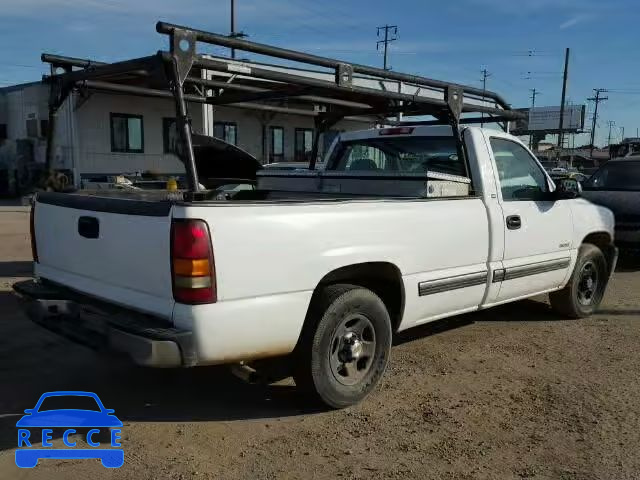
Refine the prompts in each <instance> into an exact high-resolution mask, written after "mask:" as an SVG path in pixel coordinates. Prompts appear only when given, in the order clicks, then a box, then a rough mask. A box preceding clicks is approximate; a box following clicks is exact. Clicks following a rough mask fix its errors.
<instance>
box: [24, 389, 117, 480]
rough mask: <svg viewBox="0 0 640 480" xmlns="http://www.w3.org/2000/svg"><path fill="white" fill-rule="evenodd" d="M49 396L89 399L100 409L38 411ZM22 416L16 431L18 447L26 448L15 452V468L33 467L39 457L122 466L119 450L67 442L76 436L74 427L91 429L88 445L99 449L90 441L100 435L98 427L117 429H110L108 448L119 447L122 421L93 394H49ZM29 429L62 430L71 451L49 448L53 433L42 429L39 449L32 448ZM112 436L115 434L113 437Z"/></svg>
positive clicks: (88, 434) (109, 466)
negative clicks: (86, 460)
mask: <svg viewBox="0 0 640 480" xmlns="http://www.w3.org/2000/svg"><path fill="white" fill-rule="evenodd" d="M50 397H90V398H92V399H93V400H95V402H96V404H97V406H98V408H99V410H81V409H55V410H44V411H40V407H41V406H42V402H43V401H44V400H45V399H47V398H50ZM24 412H25V413H26V415H24V416H23V417H22V418H21V419H20V420H18V422H17V423H16V427H18V428H19V430H18V447H21V446H22V445H26V448H18V449H17V450H16V465H17V466H18V467H21V468H33V467H35V466H36V465H37V463H38V460H39V459H41V458H55V459H85V458H99V459H100V460H101V462H102V465H103V466H105V467H107V468H118V467H121V466H122V464H123V463H124V451H123V450H122V448H108V449H107V448H75V445H76V443H75V442H73V443H70V442H69V435H70V434H73V433H76V431H75V430H74V429H73V427H80V428H91V429H92V430H89V432H88V433H87V443H88V444H89V445H91V446H92V447H93V446H95V447H97V446H99V445H100V444H99V443H98V442H94V441H93V439H92V436H93V434H97V433H99V431H100V430H99V428H101V427H102V428H109V429H116V430H111V433H112V435H111V445H110V446H111V447H120V446H121V445H120V444H119V443H117V441H116V440H117V439H119V438H120V437H119V434H120V430H119V427H122V422H121V421H120V420H119V419H118V417H116V416H115V415H113V412H114V410H111V409H107V408H105V407H104V405H103V404H102V402H101V401H100V398H99V397H98V396H97V395H96V394H95V393H92V392H77V391H60V392H48V393H45V394H43V395H42V396H41V397H40V399H39V400H38V403H36V406H35V407H34V408H33V409H26V410H25V411H24ZM31 427H44V428H47V429H49V428H60V427H62V428H65V429H66V430H65V433H64V435H63V439H64V444H65V445H66V446H68V447H71V448H51V447H52V446H53V445H52V444H51V443H49V442H48V440H50V439H51V436H50V435H49V434H50V433H51V432H52V430H42V447H43V448H34V447H32V446H31V441H33V442H34V443H36V442H37V440H36V439H35V438H34V439H33V440H29V437H30V433H31V432H30V431H29V428H31ZM114 434H115V435H114Z"/></svg>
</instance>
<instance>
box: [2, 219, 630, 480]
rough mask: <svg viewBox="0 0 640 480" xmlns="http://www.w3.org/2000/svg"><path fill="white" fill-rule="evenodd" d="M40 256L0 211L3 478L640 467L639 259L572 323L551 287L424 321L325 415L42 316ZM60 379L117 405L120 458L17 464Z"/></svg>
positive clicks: (481, 473) (454, 475)
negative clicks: (123, 352)
mask: <svg viewBox="0 0 640 480" xmlns="http://www.w3.org/2000/svg"><path fill="white" fill-rule="evenodd" d="M29 259H30V249H29V240H28V213H27V212H26V211H24V210H22V209H20V208H18V207H16V208H11V207H4V208H2V209H0V479H21V478H25V479H29V478H37V479H57V478H60V479H70V480H71V479H83V480H84V479H86V478H91V479H92V480H100V479H103V478H110V479H125V478H136V479H165V478H171V479H214V478H215V479H218V478H219V479H233V478H240V479H245V478H246V479H271V478H274V479H275V478H278V479H280V478H283V479H294V478H296V479H297V478H304V479H306V478H318V479H335V478H345V479H350V478H354V479H369V478H371V479H374V478H375V479H377V478H420V479H430V478H433V479H510V478H531V479H543V478H553V479H596V478H597V479H616V480H619V479H632V478H640V455H638V451H639V450H640V418H639V415H640V408H639V407H640V400H639V398H640V380H639V376H638V372H639V371H640V348H639V347H638V343H639V342H638V339H639V338H640V322H639V320H640V298H639V293H640V266H635V267H634V262H633V261H630V260H627V261H625V262H624V263H623V264H622V266H621V267H620V268H619V271H618V272H617V273H616V275H615V277H614V280H613V283H612V284H611V285H610V287H609V291H608V293H607V296H606V300H605V302H604V304H603V306H602V308H601V311H600V312H599V313H598V314H597V315H596V316H595V317H593V318H592V319H589V320H584V321H567V320H562V319H560V318H558V317H557V316H556V315H554V314H553V313H552V312H551V311H550V310H549V308H548V306H547V304H546V303H544V302H545V299H539V300H536V301H524V302H518V303H516V304H513V305H509V306H505V307H500V308H497V309H494V310H489V311H486V312H482V313H478V314H471V315H465V316H461V317H456V318H454V319H451V320H448V321H446V322H439V323H438V324H436V325H430V326H427V327H425V328H422V329H420V330H419V331H417V332H412V333H411V335H409V336H407V335H405V336H403V337H401V338H398V339H397V340H396V344H397V345H396V346H395V348H394V350H393V352H392V361H391V364H390V368H389V369H388V371H387V373H386V375H385V378H384V380H383V384H382V385H381V386H380V388H378V390H377V391H376V392H375V393H374V394H373V395H372V396H371V397H370V398H368V399H367V400H366V401H365V402H364V403H362V404H361V405H358V406H356V407H354V408H350V409H347V410H343V411H329V412H327V411H324V412H318V411H310V410H309V408H308V407H306V406H305V405H304V403H303V402H302V401H301V400H300V398H299V397H298V396H297V395H296V393H295V390H294V388H293V386H292V384H291V383H289V382H286V381H285V382H283V383H281V384H278V385H275V386H270V387H263V386H256V385H246V384H244V383H242V382H241V381H239V380H236V379H235V378H234V377H232V376H231V375H229V374H228V373H227V371H226V370H225V369H220V368H203V369H193V370H175V371H166V370H146V369H142V368H136V367H133V366H131V365H130V364H128V363H127V362H126V361H124V360H122V359H119V358H113V357H106V356H102V355H98V354H97V353H94V352H93V351H91V350H88V349H86V348H84V347H81V346H78V345H75V344H73V343H71V342H68V341H65V340H63V339H60V338H58V337H57V336H55V335H54V334H51V333H49V332H47V331H45V330H43V329H42V328H40V327H37V326H35V325H33V324H32V323H31V322H29V321H28V320H27V319H26V318H25V316H24V315H23V314H22V313H21V311H20V310H19V308H18V304H17V302H16V300H15V299H14V297H13V296H12V294H10V290H11V284H12V283H13V282H14V281H16V280H18V279H19V278H21V277H24V276H28V275H29V272H30V268H31V265H30V262H29ZM52 390H87V391H93V392H96V393H97V394H98V395H99V396H100V398H101V399H102V401H103V402H104V404H105V405H106V407H107V408H114V409H115V412H116V415H117V416H118V417H119V418H120V419H121V420H122V421H123V423H124V427H123V448H124V451H125V463H124V466H123V467H122V468H120V469H117V470H111V469H109V470H108V469H105V468H104V467H102V466H101V464H100V463H99V461H97V460H69V461H61V460H41V461H40V463H39V464H38V466H37V467H36V468H34V469H30V470H26V469H18V468H17V467H16V466H15V464H14V451H15V448H16V446H17V429H16V427H15V422H16V421H17V420H18V419H19V418H20V415H21V414H22V411H23V410H24V409H25V408H32V407H33V406H34V405H35V403H36V401H37V399H38V398H39V396H40V395H41V394H42V393H43V392H47V391H52ZM57 440H58V441H59V440H60V439H57Z"/></svg>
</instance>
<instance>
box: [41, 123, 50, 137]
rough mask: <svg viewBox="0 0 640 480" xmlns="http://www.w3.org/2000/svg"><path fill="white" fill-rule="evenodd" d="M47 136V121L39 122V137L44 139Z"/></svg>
mask: <svg viewBox="0 0 640 480" xmlns="http://www.w3.org/2000/svg"><path fill="white" fill-rule="evenodd" d="M48 134H49V120H40V136H41V137H44V138H46V137H47V135H48Z"/></svg>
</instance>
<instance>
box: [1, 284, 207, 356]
mask: <svg viewBox="0 0 640 480" xmlns="http://www.w3.org/2000/svg"><path fill="white" fill-rule="evenodd" d="M13 289H14V291H15V292H16V293H17V294H18V296H19V297H20V298H21V301H22V304H23V307H24V309H25V312H26V313H27V315H28V316H29V318H30V319H31V320H33V321H34V322H35V323H37V324H39V325H41V326H43V327H45V328H47V329H49V330H51V331H53V332H55V333H58V334H59V335H62V336H64V337H66V338H69V339H70V340H73V341H75V342H77V343H81V344H83V345H86V346H90V347H93V348H96V349H99V350H109V351H116V352H121V353H124V354H126V355H128V356H129V357H130V358H131V360H133V361H134V362H135V363H136V364H138V365H143V366H147V367H181V366H185V367H187V366H193V365H195V364H196V363H197V358H196V354H195V350H194V348H193V339H192V332H191V331H188V330H183V329H177V328H174V327H173V326H172V325H171V324H170V323H169V322H167V321H166V320H163V319H160V318H156V317H152V316H150V315H145V314H142V313H138V312H135V311H132V310H128V309H123V308H120V307H117V306H115V305H111V304H108V303H105V302H101V301H97V300H95V299H92V298H90V297H86V296H84V295H81V294H78V293H76V292H73V291H70V290H68V289H66V288H64V287H61V286H58V285H55V284H52V283H49V282H41V281H37V280H26V281H22V282H18V283H16V284H15V285H14V286H13Z"/></svg>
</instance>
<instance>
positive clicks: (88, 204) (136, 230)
mask: <svg viewBox="0 0 640 480" xmlns="http://www.w3.org/2000/svg"><path fill="white" fill-rule="evenodd" d="M170 213H171V203H170V202H168V201H157V202H152V201H143V200H131V199H121V198H105V197H92V196H86V195H75V194H62V193H41V194H38V195H37V197H36V204H35V218H34V223H35V238H36V248H37V252H38V263H36V265H35V273H36V275H37V276H39V277H42V278H46V279H48V280H51V281H53V282H56V283H60V284H62V285H64V286H67V287H69V288H72V289H74V290H77V291H79V292H82V293H86V294H89V295H91V296H94V297H97V298H100V299H104V300H107V301H110V302H113V303H116V304H120V305H124V306H127V307H129V308H134V309H137V310H140V311H143V312H149V313H153V314H156V315H159V316H162V317H165V318H171V313H172V310H173V303H174V302H173V294H172V289H171V265H170V241H169V239H170V228H171V217H170Z"/></svg>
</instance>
